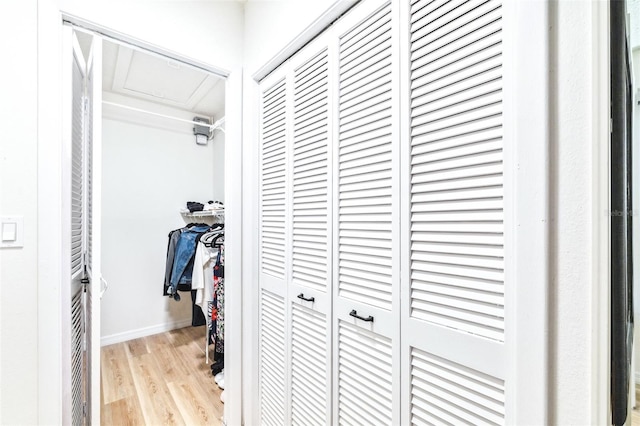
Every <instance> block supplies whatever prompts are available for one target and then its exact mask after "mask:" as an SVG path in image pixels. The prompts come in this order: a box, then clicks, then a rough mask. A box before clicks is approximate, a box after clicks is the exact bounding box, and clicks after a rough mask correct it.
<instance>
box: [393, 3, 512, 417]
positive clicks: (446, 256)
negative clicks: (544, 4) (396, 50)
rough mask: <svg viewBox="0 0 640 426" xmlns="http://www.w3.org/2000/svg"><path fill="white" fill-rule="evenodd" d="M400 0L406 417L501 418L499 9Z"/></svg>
mask: <svg viewBox="0 0 640 426" xmlns="http://www.w3.org/2000/svg"><path fill="white" fill-rule="evenodd" d="M403 1H406V2H408V3H409V8H408V9H409V10H407V16H405V19H409V21H410V36H409V37H410V38H409V40H407V46H404V48H405V49H407V55H405V56H408V57H406V58H405V60H406V61H408V62H409V66H410V79H409V87H408V92H409V97H408V99H407V102H408V103H410V106H409V108H408V111H409V116H410V117H409V119H410V126H409V127H410V128H409V129H408V130H409V134H408V135H407V137H406V138H405V139H404V140H405V141H406V144H407V145H406V150H405V151H404V152H405V153H406V155H403V165H404V167H403V173H406V174H407V175H405V181H404V182H406V183H405V184H404V185H403V194H406V196H407V198H406V199H405V202H404V203H403V205H404V206H405V207H406V209H407V210H406V213H405V214H404V215H403V230H404V232H403V234H402V235H403V238H406V239H407V241H408V245H406V246H404V250H403V256H404V258H405V260H404V265H405V268H404V269H405V270H406V271H407V272H406V275H405V277H406V279H404V280H403V286H404V290H405V291H403V301H402V303H403V317H402V322H403V329H402V353H403V366H402V371H403V373H402V377H403V395H404V399H403V401H404V403H403V404H404V406H403V413H405V415H406V416H407V417H403V419H402V422H403V423H404V424H414V425H428V424H456V425H461V424H469V425H481V424H489V425H496V424H503V423H504V415H505V376H506V370H507V368H506V365H507V364H506V361H507V359H506V356H505V349H504V341H505V315H504V305H505V282H504V225H503V220H504V200H503V164H502V162H503V157H502V146H503V140H502V30H501V29H502V20H501V16H502V9H501V3H500V2H499V1H495V0H489V1H481V0H478V1H475V0H473V1H464V2H457V1H456V2H441V1H435V2H433V1H430V0H411V1H409V0H403Z"/></svg>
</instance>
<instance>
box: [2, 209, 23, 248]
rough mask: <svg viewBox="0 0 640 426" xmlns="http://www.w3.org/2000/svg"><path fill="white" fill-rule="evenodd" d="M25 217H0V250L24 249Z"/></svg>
mask: <svg viewBox="0 0 640 426" xmlns="http://www.w3.org/2000/svg"><path fill="white" fill-rule="evenodd" d="M23 223H24V217H23V216H2V217H0V248H10V247H23V240H24V225H23Z"/></svg>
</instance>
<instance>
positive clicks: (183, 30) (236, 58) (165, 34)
mask: <svg viewBox="0 0 640 426" xmlns="http://www.w3.org/2000/svg"><path fill="white" fill-rule="evenodd" d="M59 3H60V9H61V10H63V11H64V12H66V13H69V14H71V15H75V16H80V17H82V18H83V19H86V20H89V21H92V22H94V23H97V24H99V25H102V26H105V27H107V28H110V29H112V30H116V31H119V32H121V33H123V34H127V35H128V36H132V37H136V38H138V39H141V40H143V41H145V42H149V43H152V44H155V45H157V46H161V47H163V48H165V49H169V50H173V51H174V52H177V53H180V54H182V55H186V56H189V57H191V58H194V59H197V60H200V61H203V62H206V63H209V64H212V65H216V66H218V67H223V68H227V69H231V68H232V67H234V66H238V65H240V64H241V63H242V40H243V39H242V37H243V33H242V28H243V6H242V3H240V2H237V1H225V0H220V1H197V0H196V1H191V0H182V1H150V0H59Z"/></svg>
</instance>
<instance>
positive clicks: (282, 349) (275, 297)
mask: <svg viewBox="0 0 640 426" xmlns="http://www.w3.org/2000/svg"><path fill="white" fill-rule="evenodd" d="M286 77H287V76H286V69H285V67H281V68H279V69H278V70H276V71H275V72H274V73H272V74H271V75H270V76H269V77H268V78H266V79H265V80H263V81H262V83H261V85H260V89H261V90H260V92H261V114H260V175H259V176H260V247H259V253H260V255H259V261H260V295H259V305H260V321H259V324H260V326H259V335H260V342H259V343H260V368H259V371H260V378H259V379H260V413H261V424H264V425H273V426H279V425H283V424H287V423H289V418H290V415H289V407H290V400H289V397H288V391H289V381H290V371H289V370H290V369H289V362H288V359H289V348H288V339H289V337H288V336H289V333H290V331H289V319H288V318H289V309H288V306H287V304H288V301H287V300H288V294H287V282H288V280H289V275H290V271H289V269H290V268H289V267H288V265H289V264H290V245H291V244H290V234H289V229H290V222H291V215H290V204H291V199H290V193H291V190H290V172H289V169H290V167H291V166H290V164H291V147H290V137H291V120H290V118H289V117H290V108H291V90H290V82H289V81H288V79H287V78H286Z"/></svg>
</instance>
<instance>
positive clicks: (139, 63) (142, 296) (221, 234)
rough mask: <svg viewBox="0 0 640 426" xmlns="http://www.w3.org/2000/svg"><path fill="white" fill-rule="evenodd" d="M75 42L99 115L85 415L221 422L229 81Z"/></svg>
mask: <svg viewBox="0 0 640 426" xmlns="http://www.w3.org/2000/svg"><path fill="white" fill-rule="evenodd" d="M71 31H72V39H73V40H75V43H76V44H77V46H76V50H79V52H76V53H75V55H76V56H77V57H83V58H84V59H85V63H86V64H87V68H88V67H89V64H92V66H93V68H94V69H97V68H100V70H99V71H98V72H95V73H94V74H93V76H94V77H95V79H96V80H99V85H96V84H95V82H94V83H93V85H92V87H93V88H94V90H93V92H92V93H89V91H88V90H85V92H84V97H85V99H84V100H83V102H84V103H85V104H88V105H92V106H93V107H92V108H91V107H89V108H88V110H89V111H88V112H87V107H85V116H86V119H85V121H86V123H85V124H83V126H85V127H86V128H87V129H88V126H89V124H90V125H91V127H92V128H93V129H94V130H93V135H94V137H93V139H92V140H91V138H90V144H89V146H90V147H91V148H89V149H87V151H90V152H91V153H92V154H91V156H92V157H93V158H89V155H88V154H83V156H84V158H85V159H86V161H87V162H88V164H89V165H91V164H93V165H94V167H93V169H92V170H91V167H89V168H88V169H86V170H90V171H89V172H85V173H86V174H87V176H85V177H84V178H83V179H84V183H85V187H86V188H85V189H84V193H85V194H86V195H87V197H86V201H85V209H86V212H87V213H88V214H86V215H83V219H82V221H83V225H82V227H83V229H86V231H87V232H86V233H87V237H86V240H87V241H86V243H84V244H85V245H86V246H87V247H94V248H96V249H94V250H93V253H92V256H93V257H94V258H95V259H94V261H93V265H94V267H93V268H92V272H93V274H92V276H91V277H90V278H91V284H90V285H89V287H90V288H91V289H92V290H93V291H92V292H90V295H89V296H87V297H86V299H87V301H86V303H85V307H84V310H85V314H84V316H85V321H84V324H85V328H86V331H87V335H88V336H89V338H88V341H87V342H88V343H87V345H86V349H87V351H86V352H87V354H88V355H87V360H88V361H87V363H86V370H85V376H86V384H85V385H84V391H83V392H81V397H82V398H83V399H84V400H85V401H84V404H85V406H87V407H95V408H97V407H100V408H99V409H97V410H95V409H94V410H92V411H90V410H86V411H87V412H89V413H90V414H89V416H88V418H85V423H97V421H100V418H96V414H98V413H100V412H101V413H102V416H101V419H102V421H103V422H107V423H114V424H115V423H120V422H122V421H125V420H127V419H123V418H119V417H118V416H119V415H122V414H124V415H126V416H130V415H131V414H132V413H134V414H138V415H139V420H140V421H141V422H144V423H147V424H152V423H158V422H164V421H165V420H166V419H169V418H173V419H179V418H182V419H183V421H184V422H185V423H187V424H221V423H222V418H223V411H224V409H223V405H222V401H221V394H222V392H223V390H222V389H224V388H225V384H224V383H225V382H224V378H220V375H218V377H217V379H218V380H215V379H214V374H213V373H219V372H220V370H221V367H222V366H223V365H224V358H225V356H224V353H225V352H224V340H225V339H224V337H225V331H224V330H225V327H224V320H225V318H229V316H228V315H225V311H226V309H225V306H226V304H225V303H224V273H223V270H224V267H225V257H229V256H225V252H224V247H225V233H227V234H228V232H226V230H225V228H224V224H225V217H228V215H230V214H234V213H236V214H238V213H239V212H236V211H233V209H229V207H230V206H229V205H228V204H227V203H226V202H225V180H226V179H227V176H228V174H230V169H233V168H232V167H229V165H228V164H227V162H226V161H225V155H226V154H225V137H226V134H225V128H226V117H225V116H226V114H225V111H226V95H227V93H228V92H227V87H226V86H227V84H226V83H227V81H226V76H225V75H221V74H220V73H217V72H214V71H215V70H211V69H203V67H202V66H200V65H194V64H192V63H190V62H189V61H186V60H185V59H184V58H180V57H173V56H170V55H166V54H164V53H158V52H157V51H153V50H148V49H146V48H143V47H140V46H136V45H135V44H131V43H127V42H123V41H121V40H117V39H114V38H110V37H107V36H104V35H103V34H99V33H97V32H94V31H91V30H87V29H84V28H80V27H77V26H73V27H72V30H71ZM98 86H99V87H100V90H95V88H96V87H98ZM87 87H88V84H87ZM91 121H92V122H91ZM90 122H91V123H90ZM83 131H84V133H87V132H89V131H88V130H86V129H85V130H83ZM89 133H90V132H89ZM96 148H97V149H96ZM72 174H73V173H72ZM226 210H231V212H227V211H226ZM85 216H86V218H85ZM71 232H72V233H73V229H72V230H71ZM176 233H177V234H178V238H177V239H176V238H174V240H175V241H174V243H175V244H176V245H177V247H175V249H174V251H172V250H171V236H172V235H174V237H175V235H176ZM180 237H184V238H180ZM228 239H229V235H227V241H228ZM181 262H182V263H181ZM233 262H234V259H233V258H232V257H231V258H230V259H227V262H226V263H227V268H228V267H229V263H231V264H232V265H233ZM91 330H93V333H91V332H90V331H91ZM101 347H102V350H101V349H100V348H101ZM72 351H73V350H72ZM100 354H102V357H101V356H100ZM71 355H72V356H73V353H72V354H71ZM212 364H215V367H216V369H215V370H212V369H210V368H209V366H210V365H212ZM238 368H239V366H238ZM96 370H97V371H96ZM100 371H101V372H100ZM218 384H219V385H218ZM76 397H80V396H76V395H75V394H73V395H72V398H76ZM222 398H223V399H224V396H222ZM72 405H73V403H72ZM76 405H77V404H76Z"/></svg>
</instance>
